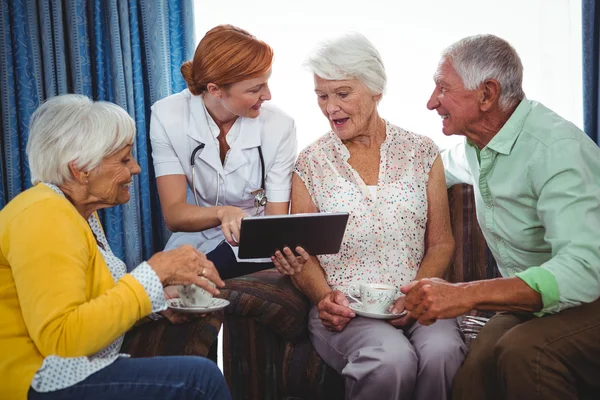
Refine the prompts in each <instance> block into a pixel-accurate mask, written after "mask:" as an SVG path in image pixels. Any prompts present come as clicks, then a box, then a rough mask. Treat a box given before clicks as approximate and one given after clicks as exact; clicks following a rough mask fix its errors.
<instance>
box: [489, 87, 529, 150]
mask: <svg viewBox="0 0 600 400" xmlns="http://www.w3.org/2000/svg"><path fill="white" fill-rule="evenodd" d="M530 111H531V104H530V103H529V100H527V98H526V97H523V100H521V102H520V103H519V105H518V106H517V108H515V111H514V112H513V113H512V115H511V116H510V118H509V119H508V121H506V123H505V124H504V126H503V127H502V128H501V129H500V130H499V131H498V133H496V134H495V135H494V137H493V138H492V140H490V142H489V143H488V144H487V146H485V147H487V148H489V149H491V150H494V151H495V152H497V153H500V154H504V155H508V154H510V152H511V150H512V148H513V146H514V144H515V142H516V141H517V138H518V137H519V135H520V134H521V131H522V130H523V125H524V124H525V119H526V118H527V116H528V115H529V112H530Z"/></svg>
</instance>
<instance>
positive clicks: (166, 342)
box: [121, 311, 223, 361]
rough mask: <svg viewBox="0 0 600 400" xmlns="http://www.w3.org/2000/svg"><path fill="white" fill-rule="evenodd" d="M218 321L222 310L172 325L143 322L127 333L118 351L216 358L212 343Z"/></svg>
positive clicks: (133, 355) (164, 322) (219, 325)
mask: <svg viewBox="0 0 600 400" xmlns="http://www.w3.org/2000/svg"><path fill="white" fill-rule="evenodd" d="M222 323H223V312H222V311H221V312H214V313H211V314H208V315H207V316H206V317H203V318H197V319H194V320H192V321H190V322H186V323H183V324H176V325H174V324H171V323H170V322H169V321H168V320H166V319H161V320H159V321H146V322H145V323H142V324H140V325H139V326H136V327H135V328H133V329H132V330H131V331H129V332H127V334H126V335H125V341H124V342H123V347H122V349H121V352H123V353H127V354H131V356H132V357H153V356H172V355H177V356H183V355H194V356H202V357H209V358H210V359H212V360H213V361H216V359H217V358H216V347H215V344H216V339H217V335H218V333H219V330H220V329H221V324H222Z"/></svg>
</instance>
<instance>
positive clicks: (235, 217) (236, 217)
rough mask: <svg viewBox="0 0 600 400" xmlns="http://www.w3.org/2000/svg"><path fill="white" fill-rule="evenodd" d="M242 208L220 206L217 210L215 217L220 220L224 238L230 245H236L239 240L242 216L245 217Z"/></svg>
mask: <svg viewBox="0 0 600 400" xmlns="http://www.w3.org/2000/svg"><path fill="white" fill-rule="evenodd" d="M247 216H248V214H246V213H245V212H244V211H243V210H242V209H240V208H237V207H232V206H222V207H219V208H218V210H217V218H218V219H219V221H221V230H222V231H223V235H224V236H225V240H227V243H229V244H230V245H232V246H237V245H238V241H239V240H240V230H241V227H242V218H245V217H247Z"/></svg>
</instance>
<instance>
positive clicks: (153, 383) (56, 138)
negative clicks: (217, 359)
mask: <svg viewBox="0 0 600 400" xmlns="http://www.w3.org/2000/svg"><path fill="white" fill-rule="evenodd" d="M134 137H135V125H134V122H133V120H132V119H131V117H130V116H129V115H128V114H127V113H126V112H125V111H124V110H123V109H121V108H119V107H118V106H116V105H114V104H111V103H106V102H92V101H91V100H89V99H88V98H87V97H84V96H79V95H63V96H58V97H55V98H52V99H50V100H48V101H47V102H45V103H44V104H43V105H42V106H41V107H40V108H39V109H38V110H37V111H36V112H35V113H34V114H33V116H32V118H31V125H30V135H29V140H28V143H27V156H28V158H29V163H30V164H29V165H30V169H31V174H32V177H33V179H32V181H33V183H34V185H35V186H34V187H32V188H31V189H29V190H26V191H25V192H23V193H21V194H20V195H18V196H17V197H15V198H14V199H13V200H12V201H11V202H10V203H9V204H7V205H6V207H4V209H2V211H0V320H2V324H0V354H2V358H1V361H0V376H2V384H1V385H0V398H3V399H4V398H6V399H9V398H10V399H25V398H29V399H83V398H85V399H109V398H110V399H117V398H119V399H142V398H143V399H183V398H194V399H197V398H201V399H229V398H230V395H229V392H228V389H227V386H226V384H225V381H224V379H223V376H222V375H221V373H220V372H219V370H218V368H217V366H216V365H215V364H214V363H213V362H211V361H210V360H207V359H204V358H201V357H191V356H190V357H153V358H140V359H134V358H128V357H127V356H126V355H124V354H120V349H121V345H122V343H123V335H124V333H125V332H126V331H127V330H129V329H130V328H131V327H132V326H133V324H134V323H135V322H136V321H138V320H140V319H141V318H143V317H145V316H146V315H148V314H150V313H151V312H159V311H162V310H165V309H166V302H165V295H164V292H163V287H164V286H166V285H170V284H191V283H194V284H196V285H198V286H201V287H203V288H205V289H206V290H209V291H211V292H213V293H214V294H217V293H218V290H217V289H216V288H213V287H212V286H211V285H210V284H209V283H208V281H211V282H213V283H215V284H216V285H217V286H218V287H222V286H223V281H222V280H221V279H220V277H219V274H218V273H217V271H216V270H215V268H214V266H213V264H212V263H211V262H210V261H208V260H207V259H206V257H205V256H204V255H203V254H201V253H199V252H198V251H197V250H195V249H194V248H192V247H191V246H187V247H181V248H179V249H176V250H172V251H169V252H163V253H157V254H155V255H154V256H152V257H151V258H150V259H149V260H148V261H147V262H143V263H141V264H140V265H139V266H137V267H136V268H135V269H134V270H133V271H131V272H130V273H127V271H126V269H125V264H124V263H123V262H122V261H121V260H119V259H117V258H116V257H115V256H114V254H113V253H112V251H111V249H110V247H109V245H108V242H107V240H106V237H105V236H104V233H103V230H102V227H101V225H100V221H99V220H98V215H97V213H96V212H97V211H98V210H99V209H102V208H107V207H112V206H116V205H118V204H124V203H126V202H127V201H129V198H130V194H129V187H130V185H131V183H132V179H133V177H134V176H135V175H137V174H139V172H140V167H139V165H138V164H137V162H136V161H135V159H134V158H133V156H132V153H131V148H132V145H133V140H134ZM203 278H206V279H203Z"/></svg>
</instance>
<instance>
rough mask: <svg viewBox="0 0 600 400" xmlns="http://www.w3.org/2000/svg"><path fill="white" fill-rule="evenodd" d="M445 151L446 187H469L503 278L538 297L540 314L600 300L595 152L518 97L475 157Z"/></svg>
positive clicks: (599, 157)
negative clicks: (524, 285) (513, 280)
mask: <svg viewBox="0 0 600 400" xmlns="http://www.w3.org/2000/svg"><path fill="white" fill-rule="evenodd" d="M479 153H480V154H479V156H480V161H478V157H477V151H476V150H475V148H474V147H472V146H471V145H469V144H467V143H466V141H465V142H462V143H460V144H459V145H457V146H456V147H454V148H451V149H449V150H445V151H443V152H442V160H443V162H444V167H445V169H446V183H447V185H448V186H452V185H454V184H457V183H468V184H471V185H473V187H474V192H475V205H476V209H477V220H478V221H479V225H480V227H481V230H482V231H483V235H484V236H485V239H486V241H487V244H488V247H489V248H490V250H491V252H492V254H493V255H494V258H495V259H496V261H497V263H498V269H499V270H500V273H501V274H502V276H503V277H511V276H518V277H519V278H521V279H522V280H523V281H524V282H526V283H527V284H528V285H529V286H530V287H531V288H532V289H533V290H535V291H536V292H538V293H540V294H541V296H542V301H543V303H544V306H543V309H542V312H541V314H545V313H556V312H559V311H561V310H563V309H566V308H570V307H574V306H577V305H580V304H581V303H589V302H592V301H594V300H596V299H597V298H598V297H599V296H600V149H599V148H598V146H597V145H596V144H595V143H594V142H593V141H592V140H591V139H590V138H589V137H588V136H587V135H586V134H585V133H583V132H582V131H581V130H579V129H578V128H577V127H576V126H575V125H573V124H572V123H570V122H568V121H566V120H565V119H563V118H561V117H560V116H559V115H557V114H556V113H554V112H552V111H551V110H549V109H548V108H546V107H545V106H543V105H542V104H540V103H538V102H535V101H529V100H527V99H523V101H521V103H520V104H519V106H518V107H517V108H516V110H515V111H514V113H513V115H512V116H511V117H510V119H509V120H508V121H507V122H506V124H505V125H504V126H503V127H502V129H501V130H500V131H499V132H498V133H497V134H496V135H495V136H494V138H493V139H492V140H491V141H490V142H489V143H488V145H487V146H485V147H484V148H483V149H481V151H480V152H479Z"/></svg>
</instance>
